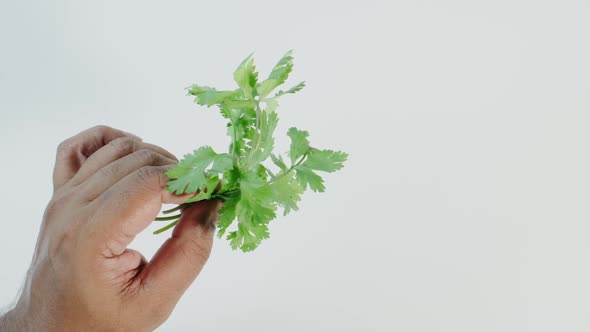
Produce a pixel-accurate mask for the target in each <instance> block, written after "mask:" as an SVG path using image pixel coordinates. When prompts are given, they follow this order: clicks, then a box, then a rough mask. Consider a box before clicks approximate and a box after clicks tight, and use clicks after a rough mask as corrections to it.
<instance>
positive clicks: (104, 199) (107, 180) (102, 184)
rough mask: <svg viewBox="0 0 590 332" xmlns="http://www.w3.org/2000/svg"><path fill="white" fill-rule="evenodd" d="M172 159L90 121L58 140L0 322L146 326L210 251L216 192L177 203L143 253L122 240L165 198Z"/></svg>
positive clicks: (164, 311)
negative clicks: (27, 253)
mask: <svg viewBox="0 0 590 332" xmlns="http://www.w3.org/2000/svg"><path fill="white" fill-rule="evenodd" d="M176 162H177V159H176V158H175V157H174V155H172V154H171V153H170V152H168V151H166V150H164V149H162V148H161V147H158V146H156V145H151V144H147V143H144V142H142V141H141V139H140V138H138V137H137V136H135V135H132V134H129V133H126V132H123V131H120V130H117V129H113V128H109V127H105V126H98V127H94V128H91V129H88V130H86V131H84V132H82V133H80V134H78V135H76V136H74V137H72V138H69V139H67V140H66V141H64V142H63V143H61V144H60V145H59V148H58V151H57V158H56V165H55V170H54V175H53V183H54V193H53V197H52V198H51V201H50V202H49V204H48V206H47V209H46V211H45V214H44V216H43V222H42V224H41V230H40V233H39V237H38V240H37V245H36V248H35V253H34V256H33V260H32V263H31V266H30V268H29V271H28V273H27V279H26V282H25V285H24V288H23V291H22V294H21V296H20V298H19V299H18V302H17V304H16V306H15V307H14V309H12V310H10V311H9V312H7V313H6V314H5V315H4V316H2V317H1V318H0V331H153V330H154V329H155V328H157V327H158V326H160V325H161V324H162V323H163V322H164V321H165V320H166V319H167V318H168V317H169V316H170V314H171V312H172V310H173V309H174V306H175V305H176V303H177V302H178V300H179V299H180V297H181V296H182V294H183V293H184V292H185V291H186V289H187V288H188V287H189V286H190V285H191V284H192V282H193V281H194V280H195V278H196V277H197V275H198V274H199V273H200V271H201V269H202V268H203V266H204V264H205V263H206V261H207V259H208V258H209V254H210V252H211V247H212V244H213V236H214V232H215V224H214V223H215V221H216V218H217V211H218V209H219V207H220V206H219V205H220V203H219V202H216V201H204V202H199V203H196V204H193V205H191V206H190V207H189V208H186V209H184V210H183V216H182V218H181V220H180V222H179V224H178V225H177V226H176V227H175V228H174V231H173V232H172V236H171V237H170V238H169V239H168V240H166V242H165V243H164V244H163V245H162V247H161V248H160V249H159V251H158V252H157V253H156V255H155V256H154V257H153V258H152V260H151V261H150V262H148V261H147V260H146V259H145V258H144V257H143V256H142V255H141V254H140V253H139V252H137V251H135V250H132V249H129V248H127V247H128V245H129V244H130V243H131V241H132V240H133V239H134V238H135V236H136V235H137V234H138V233H139V232H141V231H142V230H144V229H145V228H146V227H147V226H148V225H150V224H151V223H152V221H153V220H154V218H155V217H156V216H157V215H158V213H159V212H160V209H161V207H162V204H163V203H174V204H180V203H182V202H184V201H185V200H186V199H187V198H188V197H190V196H176V195H172V194H170V193H168V192H167V191H166V190H165V186H166V182H167V181H168V180H167V177H166V175H165V174H164V172H165V171H166V170H168V169H170V168H171V167H172V166H173V165H174V164H175V163H176Z"/></svg>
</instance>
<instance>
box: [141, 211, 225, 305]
mask: <svg viewBox="0 0 590 332" xmlns="http://www.w3.org/2000/svg"><path fill="white" fill-rule="evenodd" d="M220 207H221V202H219V201H200V202H197V203H195V204H193V205H191V206H189V207H188V208H186V209H185V210H184V211H183V213H182V217H181V219H180V221H179V222H178V224H177V225H176V227H175V228H174V231H173V232H172V237H171V238H169V239H168V240H166V242H165V243H164V244H163V245H162V247H160V249H159V250H158V252H157V253H156V254H155V256H154V257H153V258H152V260H151V262H150V263H149V264H148V265H147V266H146V267H145V268H144V269H143V271H142V272H141V275H140V276H139V277H140V279H141V283H142V284H143V285H144V286H145V287H144V291H146V292H150V291H151V292H154V294H156V295H157V296H158V297H160V299H161V300H163V301H166V302H168V303H169V304H171V305H172V306H173V305H175V304H176V302H178V300H179V299H180V297H181V296H182V294H183V293H184V292H185V291H186V289H187V288H188V287H189V286H190V285H191V284H192V282H193V281H194V280H195V279H196V277H197V275H199V273H200V272H201V270H202V269H203V266H204V265H205V263H206V262H207V259H208V258H209V254H210V253H211V248H212V246H213V238H214V235H215V221H216V219H217V211H218V210H219V208H220ZM152 295H153V294H152Z"/></svg>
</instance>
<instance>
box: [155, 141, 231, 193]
mask: <svg viewBox="0 0 590 332" xmlns="http://www.w3.org/2000/svg"><path fill="white" fill-rule="evenodd" d="M211 164H213V168H212V169H211V172H214V173H223V172H225V171H227V170H229V169H231V168H232V167H233V161H232V157H231V155H229V154H227V153H222V154H217V153H216V152H215V151H213V149H212V148H211V147H210V146H203V147H201V148H199V149H197V150H195V151H194V152H193V153H192V154H188V155H186V156H184V158H183V159H182V160H181V161H180V162H179V163H178V165H176V167H174V168H173V169H171V170H169V171H168V172H166V175H167V176H168V177H169V178H170V179H172V181H170V182H168V187H167V190H168V191H169V192H171V193H176V194H179V195H180V194H185V193H186V194H193V193H196V192H197V191H198V190H203V189H204V188H205V187H206V185H207V174H206V173H205V170H206V169H207V168H208V167H209V166H210V165H211Z"/></svg>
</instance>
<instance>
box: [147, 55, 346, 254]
mask: <svg viewBox="0 0 590 332" xmlns="http://www.w3.org/2000/svg"><path fill="white" fill-rule="evenodd" d="M292 70H293V52H292V51H289V52H287V53H286V54H285V55H284V56H283V57H282V58H281V59H280V60H279V62H278V63H277V64H276V65H275V66H274V68H273V69H272V71H271V73H270V75H269V76H268V78H266V79H265V80H263V81H259V80H258V73H257V72H256V66H255V65H254V59H253V57H252V55H250V56H248V57H247V58H246V59H244V61H242V63H241V64H240V65H239V66H238V68H237V69H236V70H235V72H234V81H235V82H236V83H237V85H238V88H237V89H236V90H216V89H214V88H211V87H207V86H201V85H192V86H191V87H189V88H188V89H187V90H188V94H189V95H191V96H194V98H195V103H197V104H199V105H203V106H207V107H211V106H217V107H218V108H219V111H220V112H221V115H222V116H223V117H224V118H225V119H227V120H228V124H227V134H228V136H229V137H230V138H231V143H230V145H229V150H228V152H227V153H218V152H215V151H214V150H213V149H212V148H211V147H209V146H204V147H200V148H198V149H197V150H195V151H194V152H193V153H191V154H187V155H185V156H184V158H183V159H182V160H181V161H180V162H179V163H178V164H177V165H176V167H175V168H173V169H171V170H169V171H168V172H167V173H166V175H167V176H168V177H169V178H170V182H168V187H167V190H168V191H170V192H171V193H175V194H194V195H192V197H191V198H190V199H188V200H187V201H186V203H185V204H189V203H193V202H197V201H201V200H209V199H219V200H222V201H223V202H224V204H223V207H222V208H221V209H220V210H219V220H218V224H217V226H218V229H219V231H218V236H219V237H222V236H224V235H226V234H227V235H226V237H227V239H228V240H229V241H230V245H231V247H232V248H233V249H241V250H242V251H244V252H246V251H252V250H254V249H256V248H257V247H258V246H259V245H260V243H261V241H262V240H264V239H267V238H268V237H269V230H268V224H269V223H270V221H271V220H273V219H275V218H276V213H277V210H278V209H279V208H281V209H282V213H283V215H287V214H288V213H289V212H291V211H296V210H298V209H299V207H298V205H297V204H298V203H299V202H300V201H301V195H302V194H303V192H304V191H305V190H306V189H307V188H310V189H311V190H313V191H316V192H323V191H324V190H325V185H324V180H323V179H322V177H321V176H320V175H319V174H318V172H328V173H331V172H335V171H337V170H339V169H341V168H342V167H343V165H344V162H345V161H346V159H347V157H348V156H347V154H346V153H344V152H340V151H333V150H320V149H317V148H314V147H312V146H311V145H310V142H309V133H308V132H307V131H304V130H299V129H297V128H290V129H289V130H288V132H287V135H288V136H289V138H290V139H291V145H290V148H289V151H288V153H287V157H288V159H287V160H288V161H289V163H287V162H286V161H285V159H284V158H283V156H282V155H281V154H273V149H274V131H275V129H276V127H277V124H278V121H279V118H278V115H277V113H276V110H277V108H278V107H279V99H280V98H281V97H282V96H284V95H287V94H293V93H296V92H298V91H300V90H301V89H303V87H305V83H304V82H301V83H299V84H296V85H295V86H293V87H291V88H288V89H287V90H279V91H277V92H275V93H274V95H272V96H271V94H272V93H273V91H274V90H275V89H276V88H277V87H279V86H281V85H282V84H283V83H285V82H286V81H287V78H288V77H289V74H290V73H291V71H292ZM269 158H270V160H271V161H272V164H274V166H276V168H275V171H273V170H272V169H271V168H270V167H269V166H270V165H265V164H267V160H268V159H269ZM183 206H184V205H183ZM181 207H182V206H179V207H176V208H174V209H171V210H168V211H164V213H165V214H168V213H171V212H173V211H178V210H180V209H181ZM178 218H180V215H176V216H172V217H160V218H157V219H156V220H168V221H173V222H172V223H171V224H169V225H167V226H165V227H163V228H162V229H160V230H158V231H156V232H155V233H160V232H163V231H165V230H167V229H169V228H171V227H173V226H174V225H176V223H177V222H178ZM232 226H233V228H232Z"/></svg>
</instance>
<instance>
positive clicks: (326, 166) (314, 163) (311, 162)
mask: <svg viewBox="0 0 590 332" xmlns="http://www.w3.org/2000/svg"><path fill="white" fill-rule="evenodd" d="M347 158H348V155H347V154H346V153H344V152H342V151H332V150H317V149H312V150H311V151H309V156H308V157H307V160H306V161H305V162H304V163H303V166H305V167H307V168H310V169H314V170H317V171H323V172H328V173H332V172H335V171H337V170H339V169H341V168H342V167H344V162H345V161H346V159H347Z"/></svg>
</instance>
